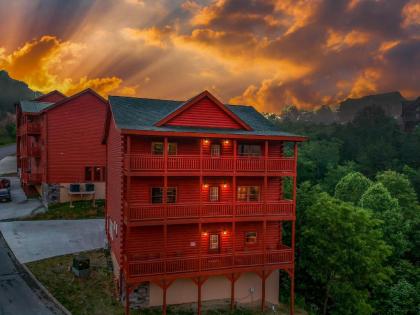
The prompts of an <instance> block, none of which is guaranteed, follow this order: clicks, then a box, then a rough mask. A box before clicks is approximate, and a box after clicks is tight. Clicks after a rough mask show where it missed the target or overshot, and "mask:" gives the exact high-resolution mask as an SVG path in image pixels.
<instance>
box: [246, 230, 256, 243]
mask: <svg viewBox="0 0 420 315" xmlns="http://www.w3.org/2000/svg"><path fill="white" fill-rule="evenodd" d="M245 244H247V245H252V244H257V232H246V233H245Z"/></svg>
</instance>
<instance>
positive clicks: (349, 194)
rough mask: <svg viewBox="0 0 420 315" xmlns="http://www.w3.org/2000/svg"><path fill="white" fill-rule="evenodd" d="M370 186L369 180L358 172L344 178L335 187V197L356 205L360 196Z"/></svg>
mask: <svg viewBox="0 0 420 315" xmlns="http://www.w3.org/2000/svg"><path fill="white" fill-rule="evenodd" d="M370 185H372V182H371V180H369V179H368V178H367V177H366V176H364V175H363V174H361V173H359V172H351V173H349V174H347V175H346V176H344V177H343V178H342V179H341V180H340V181H339V182H338V183H337V186H336V187H335V197H336V198H338V199H340V200H343V201H348V202H352V203H353V204H355V205H357V204H358V203H359V200H360V198H361V197H362V194H363V193H364V192H365V191H366V189H367V188H368V187H369V186H370Z"/></svg>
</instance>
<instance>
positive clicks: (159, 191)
mask: <svg viewBox="0 0 420 315" xmlns="http://www.w3.org/2000/svg"><path fill="white" fill-rule="evenodd" d="M162 202H163V188H162V187H152V203H162Z"/></svg>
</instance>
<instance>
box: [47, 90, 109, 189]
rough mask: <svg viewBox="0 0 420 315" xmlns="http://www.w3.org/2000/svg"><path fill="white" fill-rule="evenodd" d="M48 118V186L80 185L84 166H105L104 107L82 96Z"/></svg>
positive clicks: (99, 102) (49, 112)
mask: <svg viewBox="0 0 420 315" xmlns="http://www.w3.org/2000/svg"><path fill="white" fill-rule="evenodd" d="M47 115H48V122H47V124H48V148H47V149H48V182H49V183H71V182H84V181H85V180H84V169H85V167H86V166H105V161H106V158H105V150H106V146H105V145H103V144H102V137H103V130H104V124H105V115H106V104H105V103H104V102H103V101H102V100H101V99H99V98H98V97H97V96H94V95H93V94H91V93H89V92H86V93H83V94H81V95H80V96H79V97H77V98H74V99H72V100H71V101H69V102H67V103H65V104H62V105H60V106H57V107H55V108H54V109H51V110H50V111H48V112H47Z"/></svg>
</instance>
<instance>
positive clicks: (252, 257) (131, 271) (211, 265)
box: [128, 247, 293, 277]
mask: <svg viewBox="0 0 420 315" xmlns="http://www.w3.org/2000/svg"><path fill="white" fill-rule="evenodd" d="M291 263H293V251H292V249H290V248H287V247H285V248H283V249H278V250H269V251H266V252H265V253H263V252H236V253H235V254H234V255H233V254H232V253H230V254H213V255H205V256H202V257H201V258H200V257H197V256H193V257H176V258H167V259H150V260H135V259H131V258H130V257H129V258H128V276H129V277H141V276H151V275H163V274H175V273H195V272H197V273H202V272H206V271H214V270H223V271H226V270H229V269H231V270H232V271H235V270H240V268H247V267H257V266H261V267H264V266H271V265H282V264H291Z"/></svg>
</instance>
